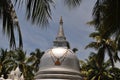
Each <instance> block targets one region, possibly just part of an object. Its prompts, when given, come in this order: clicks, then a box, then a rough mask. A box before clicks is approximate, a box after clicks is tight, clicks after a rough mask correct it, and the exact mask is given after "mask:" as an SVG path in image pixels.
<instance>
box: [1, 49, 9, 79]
mask: <svg viewBox="0 0 120 80" xmlns="http://www.w3.org/2000/svg"><path fill="white" fill-rule="evenodd" d="M8 54H9V53H8V51H7V49H6V50H4V49H0V76H2V75H3V77H4V78H7V77H8V74H9V72H10V71H11V67H10V65H11V63H10V60H9V59H10V56H9V55H8Z"/></svg>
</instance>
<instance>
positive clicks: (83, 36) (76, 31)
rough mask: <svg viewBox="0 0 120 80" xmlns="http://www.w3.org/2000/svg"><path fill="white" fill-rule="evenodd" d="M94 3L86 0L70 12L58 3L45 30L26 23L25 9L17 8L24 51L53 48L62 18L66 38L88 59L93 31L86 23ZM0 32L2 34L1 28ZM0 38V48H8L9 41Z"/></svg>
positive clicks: (79, 53)
mask: <svg viewBox="0 0 120 80" xmlns="http://www.w3.org/2000/svg"><path fill="white" fill-rule="evenodd" d="M94 2H95V0H91V1H89V0H84V1H82V3H81V6H80V7H77V8H75V9H72V10H70V9H69V8H68V7H67V6H65V5H64V4H63V3H62V1H56V7H55V8H54V9H53V10H52V20H50V25H49V26H48V27H47V28H44V29H41V28H40V26H39V25H32V24H31V23H30V21H26V18H25V11H24V9H19V10H17V8H16V10H17V15H18V19H19V23H20V26H21V31H22V35H23V43H24V50H25V51H28V52H30V51H34V50H35V49H36V48H40V49H41V50H43V51H45V50H47V49H48V48H51V47H52V45H53V40H55V37H56V35H57V32H58V28H59V19H60V16H62V17H63V21H64V24H63V26H64V32H65V36H66V38H67V40H68V41H69V43H70V45H71V48H78V49H79V51H78V56H79V57H80V58H82V59H84V58H87V55H88V54H89V53H90V52H89V51H88V50H85V49H84V47H85V46H86V45H87V44H88V43H89V42H90V40H91V39H90V38H89V37H88V36H89V33H91V32H92V31H93V29H92V28H91V27H89V25H87V24H86V22H88V21H90V20H91V19H92V16H91V12H92V7H93V6H94ZM0 30H1V32H2V29H1V27H0ZM0 38H1V40H0V47H1V48H8V47H9V43H8V39H7V38H6V37H5V36H3V35H2V34H0Z"/></svg>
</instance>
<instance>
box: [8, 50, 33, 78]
mask: <svg viewBox="0 0 120 80" xmlns="http://www.w3.org/2000/svg"><path fill="white" fill-rule="evenodd" d="M9 56H10V58H9V61H10V63H11V64H12V65H10V66H9V67H8V68H11V71H14V70H16V68H19V70H20V72H21V73H22V75H23V77H24V79H25V80H33V77H34V74H33V68H32V67H31V65H30V64H29V63H30V62H29V61H28V60H27V57H26V53H25V52H24V51H22V50H20V49H16V50H14V51H10V54H9Z"/></svg>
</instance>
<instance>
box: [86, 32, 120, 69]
mask: <svg viewBox="0 0 120 80" xmlns="http://www.w3.org/2000/svg"><path fill="white" fill-rule="evenodd" d="M90 37H93V38H94V39H96V41H95V42H91V43H90V44H88V45H87V46H86V48H94V49H96V50H98V53H97V54H98V58H97V61H98V63H99V64H98V65H99V66H100V67H101V65H102V63H103V62H104V57H105V54H106V53H107V54H108V56H109V59H110V61H111V64H112V67H114V61H116V60H119V57H118V55H117V54H118V53H117V44H116V43H115V41H114V40H112V39H111V38H109V37H106V36H103V35H102V33H101V32H93V33H91V34H90Z"/></svg>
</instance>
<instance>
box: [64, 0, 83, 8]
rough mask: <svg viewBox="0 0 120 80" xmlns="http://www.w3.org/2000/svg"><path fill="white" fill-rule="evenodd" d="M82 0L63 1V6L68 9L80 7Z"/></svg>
mask: <svg viewBox="0 0 120 80" xmlns="http://www.w3.org/2000/svg"><path fill="white" fill-rule="evenodd" d="M81 1H82V0H64V3H65V5H67V6H68V7H69V8H74V7H77V6H79V5H80V3H81Z"/></svg>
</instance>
